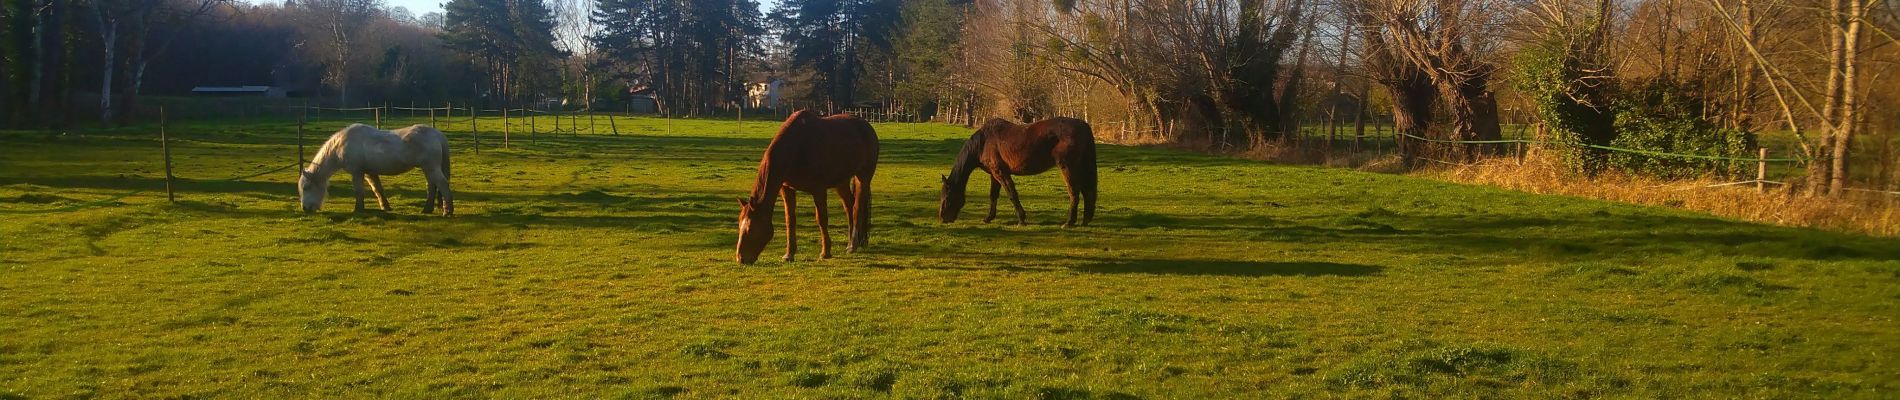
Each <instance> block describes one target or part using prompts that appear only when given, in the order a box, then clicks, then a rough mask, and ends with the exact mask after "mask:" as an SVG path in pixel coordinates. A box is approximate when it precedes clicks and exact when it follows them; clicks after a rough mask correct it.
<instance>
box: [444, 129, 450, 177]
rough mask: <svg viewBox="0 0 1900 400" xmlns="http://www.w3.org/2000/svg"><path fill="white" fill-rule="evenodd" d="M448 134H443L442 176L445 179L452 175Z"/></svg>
mask: <svg viewBox="0 0 1900 400" xmlns="http://www.w3.org/2000/svg"><path fill="white" fill-rule="evenodd" d="M448 136H449V135H447V134H443V135H442V178H443V179H448V177H449V176H450V175H451V174H449V137H448Z"/></svg>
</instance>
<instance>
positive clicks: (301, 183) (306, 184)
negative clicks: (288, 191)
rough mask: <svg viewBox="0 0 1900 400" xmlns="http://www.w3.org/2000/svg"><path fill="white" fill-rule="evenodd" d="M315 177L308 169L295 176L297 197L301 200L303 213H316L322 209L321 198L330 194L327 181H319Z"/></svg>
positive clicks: (315, 174)
mask: <svg viewBox="0 0 1900 400" xmlns="http://www.w3.org/2000/svg"><path fill="white" fill-rule="evenodd" d="M317 175H319V174H317V173H316V172H315V171H311V170H310V169H305V170H303V171H301V172H300V173H298V174H297V197H298V198H301V199H302V200H303V212H307V213H308V212H316V211H317V209H320V208H323V198H324V197H328V196H329V194H330V185H329V183H330V182H328V179H320V178H319V177H318V176H317Z"/></svg>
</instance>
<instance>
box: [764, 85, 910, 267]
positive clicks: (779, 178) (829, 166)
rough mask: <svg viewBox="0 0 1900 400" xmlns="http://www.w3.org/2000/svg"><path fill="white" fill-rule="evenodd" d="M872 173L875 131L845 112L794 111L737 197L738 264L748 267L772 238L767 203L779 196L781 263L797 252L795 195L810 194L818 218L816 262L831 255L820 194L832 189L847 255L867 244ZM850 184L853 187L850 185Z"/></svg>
mask: <svg viewBox="0 0 1900 400" xmlns="http://www.w3.org/2000/svg"><path fill="white" fill-rule="evenodd" d="M875 172H877V132H876V131H873V130H871V124H869V123H866V122H864V119H863V118H858V117H857V116H854V115H850V114H839V115H832V116H826V117H820V116H818V115H817V114H816V113H815V112H812V111H809V110H799V111H797V112H793V113H792V115H791V116H790V117H788V118H786V119H785V124H784V125H781V126H779V128H778V135H777V136H774V137H772V143H771V144H769V145H766V147H765V156H764V157H761V158H760V159H759V178H758V181H756V182H753V184H752V196H751V197H749V198H741V199H739V263H740V264H751V263H752V262H753V261H757V260H758V259H759V253H760V252H762V251H765V243H766V242H768V241H771V240H772V201H773V200H775V199H774V198H775V197H777V196H781V195H782V196H784V197H785V261H791V260H792V255H793V254H795V253H797V252H798V233H797V230H796V229H794V228H795V227H796V226H797V224H796V221H797V219H796V218H795V217H794V216H795V215H796V214H795V213H796V212H797V211H796V207H797V202H796V200H795V199H796V198H797V195H798V192H806V193H810V194H811V196H812V199H813V200H812V202H813V203H815V204H814V207H815V211H817V214H818V237H819V240H818V243H819V249H818V258H830V257H831V234H830V233H829V232H827V231H826V229H827V228H826V227H825V223H826V221H825V190H836V191H837V192H838V198H839V199H840V200H842V201H843V202H844V212H845V216H846V218H847V219H848V220H849V221H850V222H849V223H848V224H846V227H847V229H849V234H848V235H847V236H846V237H847V238H848V239H849V247H848V249H847V250H848V251H850V252H853V253H855V252H857V251H858V249H862V248H864V246H865V245H866V244H868V243H869V242H870V240H869V238H870V231H871V175H872V174H873V173H875ZM852 183H856V184H857V185H856V187H855V188H854V187H852Z"/></svg>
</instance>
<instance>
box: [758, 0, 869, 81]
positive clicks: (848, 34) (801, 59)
mask: <svg viewBox="0 0 1900 400" xmlns="http://www.w3.org/2000/svg"><path fill="white" fill-rule="evenodd" d="M898 3H899V2H897V1H895V0H787V1H785V2H783V3H779V8H778V11H777V12H776V13H777V14H779V15H780V17H779V18H780V19H779V21H780V23H782V24H784V25H785V28H786V29H785V33H784V35H785V36H784V37H782V38H781V39H782V40H784V42H785V43H786V44H787V45H788V46H790V47H791V48H792V52H791V62H792V66H793V67H794V68H800V69H804V70H806V71H807V72H809V73H810V74H811V79H810V82H809V84H810V85H811V87H812V90H811V92H810V93H809V95H808V97H807V98H806V101H809V102H812V103H820V104H825V105H827V106H828V107H831V108H837V107H849V106H851V105H852V104H853V103H854V102H855V100H856V98H855V97H854V96H855V95H856V93H857V90H858V84H859V81H860V80H861V79H862V78H863V73H864V67H863V60H864V58H865V57H866V56H867V55H868V54H869V53H876V52H888V51H890V49H891V38H892V33H893V28H894V24H895V23H896V22H897V21H898V20H899V18H898V9H899V8H898Z"/></svg>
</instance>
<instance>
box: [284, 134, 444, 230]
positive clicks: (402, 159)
mask: <svg viewBox="0 0 1900 400" xmlns="http://www.w3.org/2000/svg"><path fill="white" fill-rule="evenodd" d="M417 167H421V168H422V173H423V175H424V177H425V178H427V179H428V180H429V196H428V197H429V202H428V203H427V204H425V205H423V206H422V212H423V213H425V214H426V213H432V212H435V207H436V206H437V205H440V206H441V207H442V216H444V217H447V216H453V215H455V194H454V193H453V192H452V191H450V190H449V138H448V136H447V135H443V134H442V131H438V130H435V128H431V127H429V126H428V125H412V126H410V127H408V128H402V129H397V130H395V131H385V130H381V129H376V128H374V127H370V126H369V125H363V124H350V126H348V127H345V128H343V130H339V131H336V134H334V135H330V140H328V141H325V142H323V147H321V148H318V149H317V155H316V157H313V158H311V159H310V167H308V168H304V170H303V174H302V177H301V178H299V179H298V180H297V193H298V195H300V196H302V198H303V211H304V212H314V211H317V209H319V208H322V207H323V198H324V197H326V196H328V195H329V191H330V190H329V189H330V176H332V175H336V173H337V171H348V172H349V173H350V180H351V181H353V182H354V183H355V184H356V211H357V212H362V211H363V181H364V180H368V181H369V188H370V190H372V191H374V192H375V193H376V202H377V203H378V204H380V205H382V208H383V211H389V198H388V197H385V196H383V181H382V179H381V177H382V176H383V175H396V174H400V173H404V172H409V170H411V169H415V168H417Z"/></svg>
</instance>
